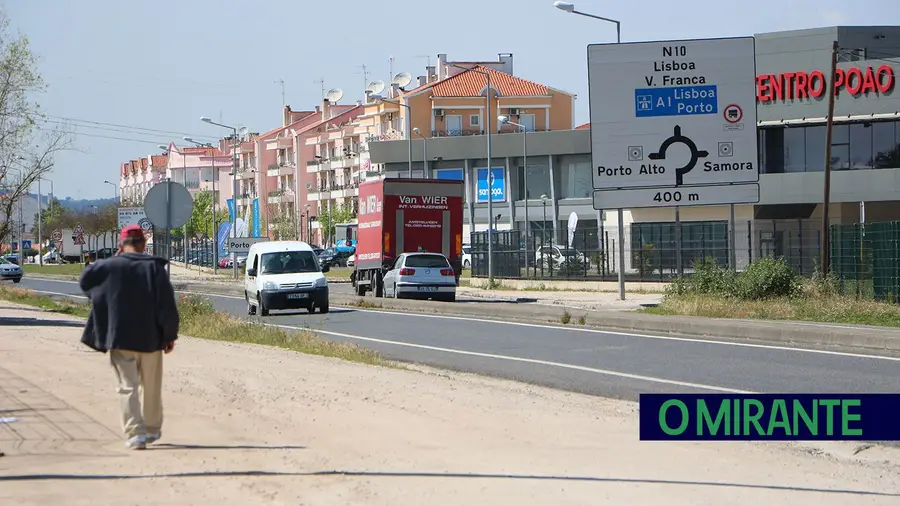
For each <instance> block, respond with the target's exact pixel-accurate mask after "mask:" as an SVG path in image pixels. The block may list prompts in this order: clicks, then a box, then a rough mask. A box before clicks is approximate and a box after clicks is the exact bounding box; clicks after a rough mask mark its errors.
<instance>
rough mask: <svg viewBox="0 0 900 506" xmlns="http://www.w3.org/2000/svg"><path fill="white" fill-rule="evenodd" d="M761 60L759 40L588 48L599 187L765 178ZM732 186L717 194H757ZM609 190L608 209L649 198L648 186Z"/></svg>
mask: <svg viewBox="0 0 900 506" xmlns="http://www.w3.org/2000/svg"><path fill="white" fill-rule="evenodd" d="M755 58H756V53H755V44H754V39H753V37H739V38H728V39H702V40H685V41H658V42H639V43H627V44H593V45H590V46H588V78H589V95H590V107H591V152H592V158H593V167H594V170H593V183H594V188H595V189H598V190H612V189H619V188H657V189H659V190H669V191H671V190H672V188H673V187H677V186H682V185H690V186H697V185H728V184H735V183H757V182H759V160H758V156H757V146H756V144H757V137H756V88H755V83H756V63H755ZM611 68H612V69H615V71H613V72H611V71H610V69H611ZM692 191H693V190H692ZM723 191H727V192H730V193H729V195H731V197H728V198H719V199H712V200H720V201H721V200H734V199H735V198H739V197H742V196H752V194H753V192H750V191H744V190H740V191H739V190H723ZM695 193H696V192H695ZM699 193H700V194H701V196H703V195H708V192H706V191H699ZM602 195H603V198H601V199H599V201H600V202H603V205H604V208H606V209H611V208H622V207H624V208H629V207H644V205H645V204H646V202H645V200H646V199H645V196H646V194H645V193H644V192H623V193H622V196H620V197H615V198H612V197H610V196H609V195H610V194H607V193H602ZM654 196H655V193H654V194H653V195H651V201H650V203H651V204H652V205H651V207H655V205H657V204H658V203H657V202H654V201H653V200H652V197H654ZM630 197H633V198H635V199H636V200H633V201H631V200H627V198H630ZM748 198H749V197H748ZM594 200H595V203H599V202H598V199H597V198H595V199H594ZM758 201H759V200H758V197H757V198H755V199H754V200H752V201H751V202H758ZM610 202H616V205H614V206H612V205H609V204H608V203H610ZM662 205H671V206H675V205H701V204H700V203H699V202H696V201H694V202H687V201H684V200H682V201H681V202H669V203H663V204H662Z"/></svg>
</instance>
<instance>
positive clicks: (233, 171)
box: [200, 116, 240, 279]
mask: <svg viewBox="0 0 900 506" xmlns="http://www.w3.org/2000/svg"><path fill="white" fill-rule="evenodd" d="M200 121H202V122H204V123H209V124H210V125H215V126H218V127H222V128H228V129H230V130H231V133H232V135H233V136H234V137H233V144H232V145H231V195H232V200H234V215H233V216H232V217H231V233H232V234H234V235H233V237H234V238H237V171H238V158H237V157H238V154H237V148H238V146H239V145H240V143H239V142H238V136H237V128H235V127H233V126H228V125H223V124H221V123H216V122H214V121H213V120H211V119H209V118H207V117H206V116H203V117H201V118H200ZM216 265H218V264H216ZM231 268H232V269H233V271H234V279H237V277H238V269H237V254H236V253H232V254H231Z"/></svg>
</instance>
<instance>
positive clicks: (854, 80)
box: [756, 65, 895, 102]
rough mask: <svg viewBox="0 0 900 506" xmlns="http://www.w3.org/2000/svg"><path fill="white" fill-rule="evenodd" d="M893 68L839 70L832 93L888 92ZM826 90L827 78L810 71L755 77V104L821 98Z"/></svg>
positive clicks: (886, 66) (892, 80) (884, 66)
mask: <svg viewBox="0 0 900 506" xmlns="http://www.w3.org/2000/svg"><path fill="white" fill-rule="evenodd" d="M894 81H895V76H894V69H893V68H892V67H891V66H890V65H882V66H880V67H878V68H874V67H872V66H868V67H866V68H860V67H850V68H838V69H837V75H836V76H835V83H834V94H835V95H839V94H840V93H841V91H842V90H843V91H844V93H849V94H850V95H852V96H854V97H856V96H860V95H868V94H870V93H887V92H889V91H891V90H893V89H894ZM826 88H828V75H827V73H826V72H823V71H821V70H813V71H812V72H784V73H782V74H762V75H758V76H756V100H757V102H773V101H775V100H781V101H787V102H790V101H793V100H803V99H813V98H820V97H823V96H824V95H825V90H826Z"/></svg>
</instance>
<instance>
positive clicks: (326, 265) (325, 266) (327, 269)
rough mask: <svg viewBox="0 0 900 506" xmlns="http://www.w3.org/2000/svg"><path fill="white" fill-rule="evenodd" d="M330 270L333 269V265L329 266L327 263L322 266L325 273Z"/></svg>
mask: <svg viewBox="0 0 900 506" xmlns="http://www.w3.org/2000/svg"><path fill="white" fill-rule="evenodd" d="M330 270H331V267H329V266H328V264H325V265H323V266H322V272H323V273H324V272H328V271H330Z"/></svg>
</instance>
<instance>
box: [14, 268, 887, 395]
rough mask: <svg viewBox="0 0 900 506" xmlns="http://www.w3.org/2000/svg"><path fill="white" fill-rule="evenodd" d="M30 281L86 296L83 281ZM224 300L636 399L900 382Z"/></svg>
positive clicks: (681, 341) (808, 364)
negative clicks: (643, 394)
mask: <svg viewBox="0 0 900 506" xmlns="http://www.w3.org/2000/svg"><path fill="white" fill-rule="evenodd" d="M21 286H22V287H23V288H29V289H32V290H36V291H39V292H44V293H47V294H50V295H71V296H76V297H77V296H82V295H83V294H81V291H80V290H79V288H78V286H77V284H76V283H74V282H68V281H50V280H37V279H24V280H23V281H22V283H21ZM209 298H210V299H211V300H212V301H213V303H214V304H215V305H216V306H217V308H218V309H219V310H222V311H227V312H230V313H233V314H235V315H239V316H242V317H246V318H253V319H258V320H259V321H261V322H263V323H267V324H272V325H278V326H283V327H287V328H296V329H308V330H312V331H314V332H317V333H319V334H320V335H322V336H323V337H325V338H328V339H333V340H336V341H347V342H353V343H355V344H358V345H360V346H363V347H366V348H370V349H374V350H377V351H378V352H380V353H381V354H382V355H384V356H385V357H387V358H389V359H393V360H398V361H405V362H415V363H420V364H427V365H433V366H437V367H442V368H447V369H454V370H458V371H465V372H473V373H478V374H485V375H490V376H497V377H503V378H508V379H514V380H520V381H526V382H529V383H535V384H540V385H546V386H551V387H555V388H560V389H565V390H571V391H576V392H583V393H589V394H594V395H602V396H607V397H616V398H626V399H635V398H636V396H637V394H639V393H641V392H716V391H720V392H728V391H743V392H773V393H775V392H811V393H865V392H898V391H900V359H898V358H892V357H876V356H867V355H854V354H849V353H840V352H829V351H818V350H802V349H795V348H780V347H775V346H762V345H748V344H743V343H727V342H711V341H706V340H702V339H687V338H674V337H663V336H649V335H643V334H633V333H627V332H619V331H601V330H592V329H572V328H561V327H553V326H544V325H536V324H526V323H514V322H501V321H488V320H478V319H467V318H462V317H454V316H440V315H425V314H410V313H397V312H388V311H378V310H361V309H356V308H341V307H334V306H332V311H331V313H329V314H327V315H320V314H318V313H315V314H308V313H307V312H306V311H305V310H304V311H301V312H298V313H279V312H276V313H273V314H272V316H269V317H267V318H257V317H247V316H246V306H245V303H244V300H243V299H242V298H239V297H234V296H226V295H215V294H209Z"/></svg>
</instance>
